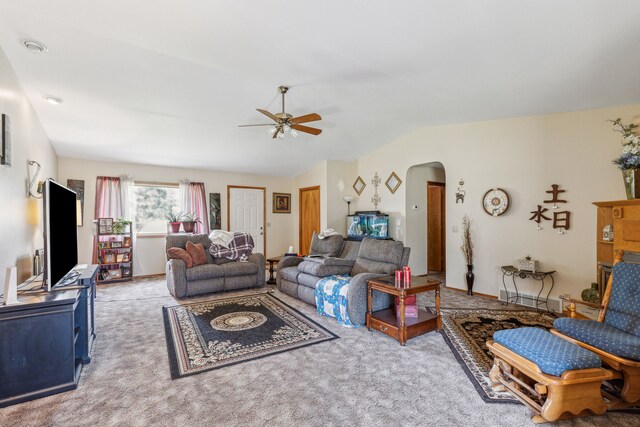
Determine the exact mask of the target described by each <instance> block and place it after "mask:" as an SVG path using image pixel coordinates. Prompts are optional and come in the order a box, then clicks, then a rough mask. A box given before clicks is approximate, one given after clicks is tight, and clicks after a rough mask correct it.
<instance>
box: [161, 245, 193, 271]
mask: <svg viewBox="0 0 640 427" xmlns="http://www.w3.org/2000/svg"><path fill="white" fill-rule="evenodd" d="M167 257H168V258H169V259H181V260H183V261H184V263H185V264H186V265H187V268H191V267H193V258H191V255H189V253H188V252H187V251H185V250H184V249H182V248H169V249H167Z"/></svg>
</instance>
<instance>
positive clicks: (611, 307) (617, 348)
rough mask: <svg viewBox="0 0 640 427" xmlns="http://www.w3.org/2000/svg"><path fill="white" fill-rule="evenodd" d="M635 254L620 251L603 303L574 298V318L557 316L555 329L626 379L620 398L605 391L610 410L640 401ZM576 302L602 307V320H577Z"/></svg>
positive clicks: (639, 292) (639, 275) (639, 281)
mask: <svg viewBox="0 0 640 427" xmlns="http://www.w3.org/2000/svg"><path fill="white" fill-rule="evenodd" d="M634 256H635V258H636V259H640V258H639V257H638V255H637V254H633V253H627V254H624V253H623V252H622V251H620V252H619V253H618V254H617V256H616V259H615V262H614V266H613V271H612V274H611V275H610V276H609V280H608V283H607V288H606V290H605V293H604V296H603V300H602V304H601V305H600V304H593V303H586V302H584V301H578V300H570V301H571V302H570V305H569V310H570V313H571V317H563V318H559V319H556V321H555V322H554V323H553V326H554V328H555V329H553V330H552V331H551V332H553V333H554V334H556V335H558V336H560V337H562V338H564V339H566V340H568V341H571V342H574V343H576V344H578V345H580V346H581V347H583V348H586V349H587V350H590V351H592V352H594V353H596V354H597V355H598V356H599V357H600V359H601V360H602V362H603V363H604V364H605V365H607V366H608V367H609V368H611V369H612V370H613V371H615V372H614V374H615V375H616V378H617V379H622V380H623V384H622V389H621V390H620V398H617V397H616V396H614V395H612V394H611V393H605V397H606V398H607V400H608V401H609V402H608V404H607V406H608V408H609V409H615V408H622V407H627V406H630V405H632V404H635V403H637V402H640V263H638V262H635V260H633V262H631V261H632V260H631V258H633V257H634ZM623 258H624V260H623ZM575 304H585V305H588V306H591V307H596V308H599V309H600V313H599V315H598V320H597V321H595V320H580V319H576V318H575V317H576V314H575Z"/></svg>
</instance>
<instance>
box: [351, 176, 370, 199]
mask: <svg viewBox="0 0 640 427" xmlns="http://www.w3.org/2000/svg"><path fill="white" fill-rule="evenodd" d="M366 186H367V184H365V182H364V180H363V179H362V178H361V177H358V178H357V179H356V182H354V183H353V189H354V190H356V193H358V196H359V195H360V194H362V192H363V191H364V187H366Z"/></svg>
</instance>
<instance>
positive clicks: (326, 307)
mask: <svg viewBox="0 0 640 427" xmlns="http://www.w3.org/2000/svg"><path fill="white" fill-rule="evenodd" d="M350 280H351V277H349V276H348V275H347V276H329V277H324V278H322V279H320V281H318V283H316V309H317V310H318V314H320V315H322V316H328V317H334V318H335V319H336V320H337V321H338V323H339V324H341V325H342V326H346V327H348V328H357V327H359V326H361V325H354V324H353V323H351V320H350V319H349V313H348V312H347V290H348V289H347V285H348V284H349V281H350Z"/></svg>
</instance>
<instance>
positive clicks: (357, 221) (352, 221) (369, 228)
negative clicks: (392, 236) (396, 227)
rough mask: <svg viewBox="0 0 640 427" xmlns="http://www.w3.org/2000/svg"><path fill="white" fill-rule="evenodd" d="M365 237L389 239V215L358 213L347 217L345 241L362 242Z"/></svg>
mask: <svg viewBox="0 0 640 427" xmlns="http://www.w3.org/2000/svg"><path fill="white" fill-rule="evenodd" d="M365 237H372V238H374V239H389V215H387V214H383V213H381V212H380V211H359V212H356V213H355V214H354V215H349V216H347V239H348V240H362V239H364V238H365Z"/></svg>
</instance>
